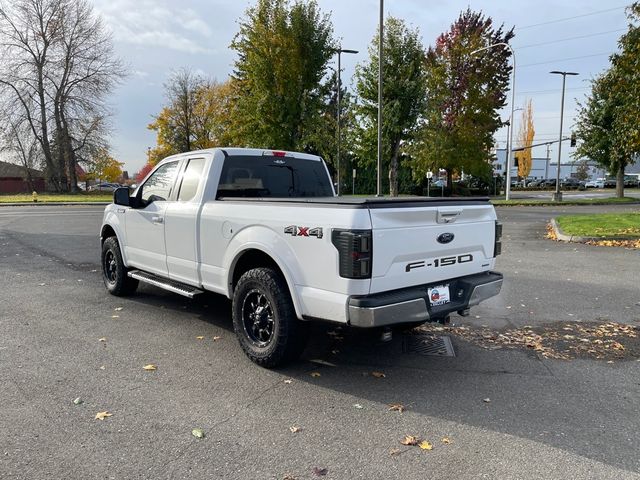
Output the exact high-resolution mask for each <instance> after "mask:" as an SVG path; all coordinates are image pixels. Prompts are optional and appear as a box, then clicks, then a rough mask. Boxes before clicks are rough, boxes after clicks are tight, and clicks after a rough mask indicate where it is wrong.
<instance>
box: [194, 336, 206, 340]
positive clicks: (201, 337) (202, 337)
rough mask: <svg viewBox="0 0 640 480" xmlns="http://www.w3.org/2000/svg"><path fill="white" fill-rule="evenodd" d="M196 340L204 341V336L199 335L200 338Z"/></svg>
mask: <svg viewBox="0 0 640 480" xmlns="http://www.w3.org/2000/svg"><path fill="white" fill-rule="evenodd" d="M196 340H204V336H203V335H198V336H197V337H196Z"/></svg>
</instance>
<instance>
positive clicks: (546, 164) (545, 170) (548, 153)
mask: <svg viewBox="0 0 640 480" xmlns="http://www.w3.org/2000/svg"><path fill="white" fill-rule="evenodd" d="M550 158H551V145H549V144H548V143H547V160H546V161H545V166H544V179H545V180H546V179H547V178H549V159H550Z"/></svg>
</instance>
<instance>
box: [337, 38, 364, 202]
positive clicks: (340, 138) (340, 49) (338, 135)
mask: <svg viewBox="0 0 640 480" xmlns="http://www.w3.org/2000/svg"><path fill="white" fill-rule="evenodd" d="M335 52H336V53H337V54H338V80H337V81H338V97H337V103H338V105H337V110H338V113H337V117H338V118H337V120H338V125H337V133H336V135H337V137H338V138H337V144H338V146H337V152H336V170H337V172H338V174H337V183H338V187H337V189H336V193H337V195H338V196H340V143H341V141H342V135H341V134H340V89H341V88H342V82H341V81H340V71H341V70H342V66H341V64H340V54H342V53H358V51H357V50H344V49H342V47H341V48H338V49H336V50H335Z"/></svg>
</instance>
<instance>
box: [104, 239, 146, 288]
mask: <svg viewBox="0 0 640 480" xmlns="http://www.w3.org/2000/svg"><path fill="white" fill-rule="evenodd" d="M100 260H101V263H102V280H103V281H104V286H105V287H107V290H108V291H109V293H110V294H111V295H115V296H118V297H124V296H127V295H131V294H133V293H134V292H135V291H136V289H137V288H138V280H135V279H133V278H131V277H129V276H128V275H127V272H128V269H127V267H125V266H124V262H123V261H122V253H121V252H120V245H119V244H118V239H117V238H116V237H108V238H107V239H105V241H104V242H102V255H101V256H100Z"/></svg>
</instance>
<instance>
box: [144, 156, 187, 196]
mask: <svg viewBox="0 0 640 480" xmlns="http://www.w3.org/2000/svg"><path fill="white" fill-rule="evenodd" d="M177 173H178V162H171V163H166V164H164V165H163V166H161V167H160V168H159V169H158V170H156V171H155V172H153V175H151V176H150V177H149V179H148V180H147V181H146V182H145V183H144V185H142V188H141V192H140V198H141V199H142V202H143V203H144V204H145V205H148V204H150V203H152V202H155V201H158V200H167V199H168V198H169V195H171V189H172V188H173V184H174V182H175V180H176V174H177Z"/></svg>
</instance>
